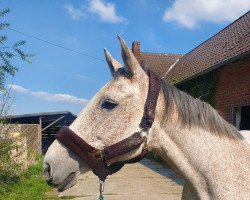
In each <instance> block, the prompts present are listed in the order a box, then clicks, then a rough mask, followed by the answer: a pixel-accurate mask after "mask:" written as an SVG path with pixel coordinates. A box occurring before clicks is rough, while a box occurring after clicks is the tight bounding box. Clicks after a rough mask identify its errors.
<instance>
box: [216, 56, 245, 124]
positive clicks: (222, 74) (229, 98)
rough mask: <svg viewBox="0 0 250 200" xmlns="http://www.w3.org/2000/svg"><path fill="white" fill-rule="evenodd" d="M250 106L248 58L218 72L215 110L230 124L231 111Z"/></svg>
mask: <svg viewBox="0 0 250 200" xmlns="http://www.w3.org/2000/svg"><path fill="white" fill-rule="evenodd" d="M244 105H250V58H246V59H244V60H241V61H237V62H235V63H231V64H228V65H226V66H224V67H222V68H220V69H219V70H218V82H217V86H216V91H215V108H216V109H217V110H218V111H219V113H220V114H221V115H222V116H223V117H224V119H226V120H227V121H228V122H230V123H232V121H233V119H232V109H233V107H236V106H244Z"/></svg>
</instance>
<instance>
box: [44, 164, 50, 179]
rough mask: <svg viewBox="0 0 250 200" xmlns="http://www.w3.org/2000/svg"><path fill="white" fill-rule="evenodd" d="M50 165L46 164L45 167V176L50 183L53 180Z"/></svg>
mask: <svg viewBox="0 0 250 200" xmlns="http://www.w3.org/2000/svg"><path fill="white" fill-rule="evenodd" d="M50 170H51V169H50V165H49V164H48V163H45V164H44V166H43V176H44V178H45V179H46V181H49V180H51V176H50V173H51V171H50Z"/></svg>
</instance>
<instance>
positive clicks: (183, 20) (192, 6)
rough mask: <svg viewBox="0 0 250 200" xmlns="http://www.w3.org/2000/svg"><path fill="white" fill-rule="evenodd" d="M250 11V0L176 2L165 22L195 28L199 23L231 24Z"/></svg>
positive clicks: (164, 18) (166, 14) (165, 17)
mask: <svg viewBox="0 0 250 200" xmlns="http://www.w3.org/2000/svg"><path fill="white" fill-rule="evenodd" d="M249 9H250V1H249V0H228V1H225V0H175V1H174V3H173V5H172V6H171V8H167V9H166V10H165V13H164V16H163V20H164V21H165V22H168V21H173V22H177V23H178V24H180V25H182V26H184V27H187V28H194V27H196V26H197V25H198V24H199V22H201V21H207V22H213V23H222V22H231V21H233V20H235V19H237V18H238V17H240V16H241V15H243V14H244V13H245V12H247V11H248V10H249Z"/></svg>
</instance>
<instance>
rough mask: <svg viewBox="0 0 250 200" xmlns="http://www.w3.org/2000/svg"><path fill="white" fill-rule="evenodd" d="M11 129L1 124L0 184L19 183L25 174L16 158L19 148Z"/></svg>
mask: <svg viewBox="0 0 250 200" xmlns="http://www.w3.org/2000/svg"><path fill="white" fill-rule="evenodd" d="M9 128H10V127H9V126H7V125H6V124H3V123H0V129H1V130H0V184H12V183H15V182H16V181H18V179H19V175H20V174H21V173H22V172H23V167H22V165H21V163H19V162H17V161H16V160H15V158H14V155H13V154H14V152H15V151H16V150H17V149H18V148H19V147H18V145H17V143H16V139H15V138H14V137H12V136H11V135H10V129H9Z"/></svg>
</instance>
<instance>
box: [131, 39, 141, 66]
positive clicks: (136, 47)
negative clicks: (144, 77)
mask: <svg viewBox="0 0 250 200" xmlns="http://www.w3.org/2000/svg"><path fill="white" fill-rule="evenodd" d="M132 52H133V54H134V56H135V57H136V59H137V60H138V62H140V60H141V44H140V42H139V41H134V42H133V43H132Z"/></svg>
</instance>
